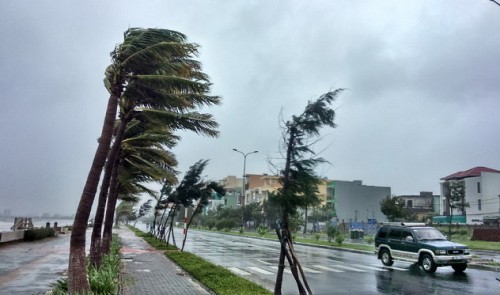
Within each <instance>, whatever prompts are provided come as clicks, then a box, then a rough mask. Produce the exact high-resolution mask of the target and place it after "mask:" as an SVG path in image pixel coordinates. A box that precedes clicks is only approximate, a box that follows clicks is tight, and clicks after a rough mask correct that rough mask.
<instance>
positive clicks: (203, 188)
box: [175, 160, 226, 251]
mask: <svg viewBox="0 0 500 295" xmlns="http://www.w3.org/2000/svg"><path fill="white" fill-rule="evenodd" d="M207 164H208V160H200V161H198V162H196V163H195V164H194V165H193V166H191V167H189V170H188V171H187V172H186V175H185V176H184V178H183V180H182V181H181V183H180V184H179V186H178V187H177V189H176V192H175V195H176V198H177V199H178V200H179V201H180V202H181V203H182V205H183V206H184V208H188V207H191V206H193V204H194V203H195V202H197V205H196V206H195V208H194V209H193V212H192V214H191V217H190V218H189V221H188V222H187V224H186V229H185V232H184V239H183V241H182V247H181V251H183V250H184V245H185V243H186V238H187V234H188V230H189V227H190V226H191V222H192V221H193V218H194V217H195V216H196V215H197V214H199V213H200V212H201V210H202V208H203V206H205V205H207V204H208V199H209V198H210V196H211V195H212V193H214V192H215V193H218V194H221V195H225V194H226V193H225V190H224V188H223V187H222V186H221V185H219V184H218V183H216V182H213V181H208V182H206V181H204V180H203V179H202V173H203V170H205V167H206V166H207Z"/></svg>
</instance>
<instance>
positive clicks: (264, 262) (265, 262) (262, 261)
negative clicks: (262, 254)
mask: <svg viewBox="0 0 500 295" xmlns="http://www.w3.org/2000/svg"><path fill="white" fill-rule="evenodd" d="M257 261H258V262H260V263H263V264H267V265H272V264H274V263H271V262H267V261H264V260H260V259H257Z"/></svg>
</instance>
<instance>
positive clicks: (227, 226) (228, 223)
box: [215, 218, 236, 230]
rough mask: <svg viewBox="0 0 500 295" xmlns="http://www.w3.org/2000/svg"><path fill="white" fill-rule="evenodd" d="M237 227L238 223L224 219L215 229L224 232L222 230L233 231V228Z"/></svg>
mask: <svg viewBox="0 0 500 295" xmlns="http://www.w3.org/2000/svg"><path fill="white" fill-rule="evenodd" d="M235 226H236V222H235V221H234V220H232V219H230V218H222V219H221V220H219V221H218V222H217V223H216V224H215V228H216V229H217V230H222V229H232V228H233V227H235Z"/></svg>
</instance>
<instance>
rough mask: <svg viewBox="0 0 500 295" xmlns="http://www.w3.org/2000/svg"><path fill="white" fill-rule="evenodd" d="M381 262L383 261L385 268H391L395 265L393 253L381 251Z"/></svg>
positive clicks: (385, 250)
mask: <svg viewBox="0 0 500 295" xmlns="http://www.w3.org/2000/svg"><path fill="white" fill-rule="evenodd" d="M380 260H382V264H384V265H385V266H391V265H392V264H393V263H394V261H393V260H392V257H391V253H390V252H389V250H387V249H382V250H381V251H380Z"/></svg>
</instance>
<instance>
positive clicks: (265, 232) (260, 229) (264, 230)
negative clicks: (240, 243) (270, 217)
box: [257, 224, 268, 237]
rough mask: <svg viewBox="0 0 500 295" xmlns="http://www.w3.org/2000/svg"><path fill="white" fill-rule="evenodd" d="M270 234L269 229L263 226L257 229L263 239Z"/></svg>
mask: <svg viewBox="0 0 500 295" xmlns="http://www.w3.org/2000/svg"><path fill="white" fill-rule="evenodd" d="M267 232H268V228H267V226H265V225H263V224H261V225H259V227H258V228H257V233H259V236H261V237H263V236H265V235H266V234H267Z"/></svg>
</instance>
